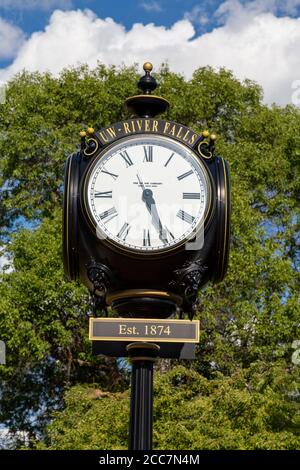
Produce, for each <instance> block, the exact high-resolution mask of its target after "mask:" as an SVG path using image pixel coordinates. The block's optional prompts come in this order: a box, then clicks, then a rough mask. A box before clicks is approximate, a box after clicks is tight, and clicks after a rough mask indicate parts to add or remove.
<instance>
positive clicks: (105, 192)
mask: <svg viewBox="0 0 300 470" xmlns="http://www.w3.org/2000/svg"><path fill="white" fill-rule="evenodd" d="M94 197H112V191H104V192H103V193H101V192H100V191H95V193H94Z"/></svg>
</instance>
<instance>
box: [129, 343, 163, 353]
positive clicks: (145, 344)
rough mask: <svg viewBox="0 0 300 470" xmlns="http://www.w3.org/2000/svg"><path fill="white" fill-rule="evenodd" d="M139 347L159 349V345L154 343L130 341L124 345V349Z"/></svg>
mask: <svg viewBox="0 0 300 470" xmlns="http://www.w3.org/2000/svg"><path fill="white" fill-rule="evenodd" d="M139 348H140V349H141V348H145V349H153V350H154V349H156V351H159V350H160V346H159V345H158V344H155V343H142V342H141V343H130V344H127V346H126V349H127V351H130V349H139Z"/></svg>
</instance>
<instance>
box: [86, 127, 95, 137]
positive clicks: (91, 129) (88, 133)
mask: <svg viewBox="0 0 300 470" xmlns="http://www.w3.org/2000/svg"><path fill="white" fill-rule="evenodd" d="M94 132H95V129H94V128H93V127H89V128H88V130H87V135H92V134H94Z"/></svg>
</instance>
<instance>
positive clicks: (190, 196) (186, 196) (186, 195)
mask: <svg viewBox="0 0 300 470" xmlns="http://www.w3.org/2000/svg"><path fill="white" fill-rule="evenodd" d="M182 197H183V199H200V193H183V194H182Z"/></svg>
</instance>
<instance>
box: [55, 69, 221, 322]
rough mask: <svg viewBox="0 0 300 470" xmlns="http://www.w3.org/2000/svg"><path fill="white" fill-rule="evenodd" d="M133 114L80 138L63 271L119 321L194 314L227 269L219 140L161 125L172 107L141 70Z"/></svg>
mask: <svg viewBox="0 0 300 470" xmlns="http://www.w3.org/2000/svg"><path fill="white" fill-rule="evenodd" d="M144 70H145V75H144V76H143V77H142V78H141V79H140V81H139V87H140V89H141V90H142V92H143V93H142V94H141V95H137V96H134V97H131V98H128V99H127V101H126V105H127V108H128V110H129V111H130V113H131V114H132V117H131V118H130V119H128V120H126V121H122V122H118V123H114V124H111V125H109V126H107V127H105V128H103V129H100V130H98V131H95V130H94V129H92V128H90V129H88V131H87V133H85V132H81V148H80V151H78V152H77V153H74V154H73V155H71V156H70V157H69V159H68V161H67V164H66V172H65V189H64V227H63V228H64V230H63V248H64V265H65V272H66V274H67V276H68V277H69V278H70V279H80V280H81V281H82V282H83V283H84V284H85V285H86V286H87V287H88V289H89V290H90V291H91V293H92V295H93V296H94V299H95V304H96V306H98V307H99V309H100V310H104V309H105V308H106V307H107V306H112V307H113V308H114V309H116V310H117V311H118V312H119V313H120V314H122V315H127V316H130V315H131V316H140V317H142V316H143V317H145V318H146V317H147V316H151V317H169V316H171V315H173V314H174V312H175V311H176V310H177V309H179V310H180V311H181V312H182V313H188V314H189V315H190V316H192V314H193V310H194V308H195V302H196V299H197V294H198V291H199V289H201V287H203V286H204V285H205V284H207V283H208V282H209V281H212V282H220V281H221V280H222V279H223V277H224V275H225V272H226V268H227V261H228V251H229V232H230V184H229V173H228V166H227V163H226V161H225V160H224V159H223V158H222V157H220V156H216V155H215V152H214V151H215V138H216V137H215V135H214V134H211V135H210V136H209V133H208V131H203V132H202V133H197V132H195V131H193V130H192V129H190V128H187V127H186V126H184V125H181V124H178V123H175V122H172V121H169V120H161V119H157V117H156V116H157V115H159V114H160V113H162V112H164V111H166V109H167V107H168V102H167V101H166V100H165V99H164V98H161V97H159V96H155V95H152V91H153V90H154V89H155V88H156V86H157V84H156V81H155V79H154V78H153V77H152V76H151V70H152V66H151V64H149V63H146V64H145V65H144Z"/></svg>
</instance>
